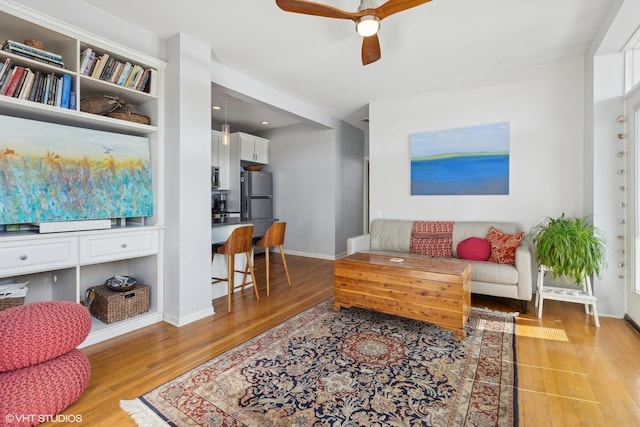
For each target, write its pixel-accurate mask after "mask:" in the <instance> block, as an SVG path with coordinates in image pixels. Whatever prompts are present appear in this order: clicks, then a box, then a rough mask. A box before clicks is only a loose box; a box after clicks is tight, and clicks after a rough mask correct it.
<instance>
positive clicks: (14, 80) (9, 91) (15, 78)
mask: <svg viewBox="0 0 640 427" xmlns="http://www.w3.org/2000/svg"><path fill="white" fill-rule="evenodd" d="M23 72H24V67H23V66H21V65H16V66H15V67H13V72H12V74H11V80H9V83H8V84H7V87H6V88H5V90H4V92H3V93H2V94H3V95H5V96H13V92H15V90H16V87H17V86H18V83H19V82H20V79H21V78H22V73H23Z"/></svg>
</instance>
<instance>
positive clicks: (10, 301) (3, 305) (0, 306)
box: [0, 297, 24, 311]
mask: <svg viewBox="0 0 640 427" xmlns="http://www.w3.org/2000/svg"><path fill="white" fill-rule="evenodd" d="M22 304H24V297H16V298H11V297H9V298H0V311H2V310H6V309H7V308H11V307H17V306H19V305H22Z"/></svg>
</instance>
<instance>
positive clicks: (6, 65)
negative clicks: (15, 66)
mask: <svg viewBox="0 0 640 427" xmlns="http://www.w3.org/2000/svg"><path fill="white" fill-rule="evenodd" d="M9 68H11V58H7V59H5V60H4V63H3V64H2V67H1V68H0V81H1V80H2V78H3V77H4V75H5V74H6V73H7V72H8V71H9ZM0 84H2V83H0Z"/></svg>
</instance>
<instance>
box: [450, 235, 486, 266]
mask: <svg viewBox="0 0 640 427" xmlns="http://www.w3.org/2000/svg"><path fill="white" fill-rule="evenodd" d="M456 252H458V258H460V259H466V260H470V261H486V260H488V259H489V256H490V255H491V245H490V244H489V241H488V240H487V239H483V238H481V237H469V238H468V239H464V240H463V241H461V242H460V243H458V246H457V247H456Z"/></svg>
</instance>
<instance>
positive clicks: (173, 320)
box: [163, 307, 215, 327]
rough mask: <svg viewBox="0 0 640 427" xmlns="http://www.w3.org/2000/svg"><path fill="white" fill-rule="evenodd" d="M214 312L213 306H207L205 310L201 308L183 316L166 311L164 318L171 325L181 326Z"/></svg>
mask: <svg viewBox="0 0 640 427" xmlns="http://www.w3.org/2000/svg"><path fill="white" fill-rule="evenodd" d="M214 314H215V313H214V311H213V307H207V308H205V309H204V310H200V311H197V312H195V313H191V314H190V315H188V316H181V317H179V316H175V315H173V314H169V313H166V312H165V313H164V318H163V320H164V321H165V322H167V323H169V324H170V325H173V326H177V327H181V326H184V325H187V324H189V323H192V322H195V321H197V320H200V319H204V318H205V317H208V316H212V315H214Z"/></svg>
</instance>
